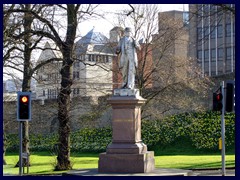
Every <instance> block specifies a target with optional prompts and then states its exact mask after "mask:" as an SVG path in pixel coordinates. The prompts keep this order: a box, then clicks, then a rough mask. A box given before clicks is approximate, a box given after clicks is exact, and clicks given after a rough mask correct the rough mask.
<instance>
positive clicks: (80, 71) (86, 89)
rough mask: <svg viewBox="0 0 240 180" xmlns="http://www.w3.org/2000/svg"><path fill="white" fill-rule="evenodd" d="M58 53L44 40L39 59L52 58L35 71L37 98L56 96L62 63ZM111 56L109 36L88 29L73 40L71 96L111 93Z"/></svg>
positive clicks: (52, 97) (113, 54) (94, 95)
mask: <svg viewBox="0 0 240 180" xmlns="http://www.w3.org/2000/svg"><path fill="white" fill-rule="evenodd" d="M58 54H59V52H57V51H53V50H52V49H51V46H50V44H49V43H46V45H45V48H44V50H43V51H42V53H41V55H40V57H39V61H46V60H48V59H51V58H55V59H56V61H53V62H52V63H50V64H47V65H46V66H43V67H42V68H41V69H40V70H39V71H38V73H37V79H38V83H37V87H36V89H37V90H36V91H37V99H56V98H57V94H58V92H59V88H60V83H61V82H60V81H61V76H60V73H59V72H60V70H61V66H62V62H61V61H59V58H61V56H59V55H58ZM114 56H115V53H114V51H113V47H112V46H111V44H110V42H109V39H108V38H107V37H106V36H104V35H103V34H101V33H99V32H96V31H94V29H92V30H91V31H89V32H88V33H87V34H86V35H85V36H83V37H82V38H81V39H80V40H79V41H77V42H76V43H75V48H74V63H73V67H72V78H73V85H72V94H71V95H72V97H76V96H82V97H95V99H97V98H98V97H100V96H104V95H106V94H109V93H111V92H112V60H113V58H114Z"/></svg>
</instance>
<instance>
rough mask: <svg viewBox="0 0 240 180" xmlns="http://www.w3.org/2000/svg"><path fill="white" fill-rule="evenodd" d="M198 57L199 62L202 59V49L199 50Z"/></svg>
mask: <svg viewBox="0 0 240 180" xmlns="http://www.w3.org/2000/svg"><path fill="white" fill-rule="evenodd" d="M197 59H198V61H199V62H200V61H202V51H201V50H198V51H197Z"/></svg>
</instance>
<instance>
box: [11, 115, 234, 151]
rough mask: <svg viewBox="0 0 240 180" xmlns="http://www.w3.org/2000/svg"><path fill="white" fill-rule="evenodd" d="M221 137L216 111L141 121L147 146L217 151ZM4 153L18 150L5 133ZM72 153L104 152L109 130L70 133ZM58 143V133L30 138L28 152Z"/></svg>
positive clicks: (230, 129)
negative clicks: (178, 144) (182, 142)
mask: <svg viewBox="0 0 240 180" xmlns="http://www.w3.org/2000/svg"><path fill="white" fill-rule="evenodd" d="M225 129H226V130H225V135H226V141H225V142H226V146H227V147H228V146H232V145H234V142H235V114H234V113H227V114H226V115H225ZM220 137H221V118H220V115H219V114H218V113H216V112H211V111H208V112H202V113H183V114H178V115H173V116H168V117H166V118H164V119H161V120H142V140H143V142H144V143H145V144H147V145H148V146H149V147H153V146H155V145H160V146H166V145H170V144H171V143H174V142H175V141H177V140H179V139H181V138H182V139H184V138H187V139H189V140H190V141H191V143H192V145H193V146H194V147H195V148H196V149H209V150H210V149H211V150H215V149H217V148H218V139H219V138H220ZM6 138H7V141H6V142H7V143H6V146H7V151H18V149H19V138H18V135H16V134H8V135H6ZM70 140H71V151H77V152H80V151H81V152H103V151H105V150H106V147H107V145H108V144H109V143H111V140H112V130H111V128H110V127H105V128H84V129H81V130H79V131H75V132H72V133H71V137H70ZM57 141H58V135H57V134H49V135H47V136H43V135H41V134H38V135H30V151H46V150H48V151H52V152H54V153H56V152H55V149H54V148H55V147H56V144H57Z"/></svg>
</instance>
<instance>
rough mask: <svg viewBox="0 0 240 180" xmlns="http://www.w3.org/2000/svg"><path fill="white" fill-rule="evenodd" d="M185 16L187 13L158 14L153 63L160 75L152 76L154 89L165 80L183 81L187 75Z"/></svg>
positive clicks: (186, 28)
mask: <svg viewBox="0 0 240 180" xmlns="http://www.w3.org/2000/svg"><path fill="white" fill-rule="evenodd" d="M187 15H188V12H183V11H176V10H174V11H166V12H160V13H158V33H157V34H155V35H154V36H153V62H154V66H155V67H156V68H158V72H160V73H158V74H155V75H154V79H155V80H154V87H155V88H157V87H159V86H162V85H164V84H166V82H165V80H166V79H169V80H170V81H171V82H177V81H183V80H185V79H186V77H187V75H188V74H187V66H188V65H189V62H188V60H189V59H188V42H189V34H188V30H189V27H188V24H187V23H186V20H185V18H186V17H187ZM160 79H162V80H160Z"/></svg>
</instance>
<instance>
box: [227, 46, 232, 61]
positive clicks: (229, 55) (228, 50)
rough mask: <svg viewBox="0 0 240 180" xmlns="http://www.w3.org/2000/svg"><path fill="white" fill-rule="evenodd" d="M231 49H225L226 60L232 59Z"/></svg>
mask: <svg viewBox="0 0 240 180" xmlns="http://www.w3.org/2000/svg"><path fill="white" fill-rule="evenodd" d="M231 49H232V48H231V47H227V48H226V52H227V60H231V58H232V51H231Z"/></svg>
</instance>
